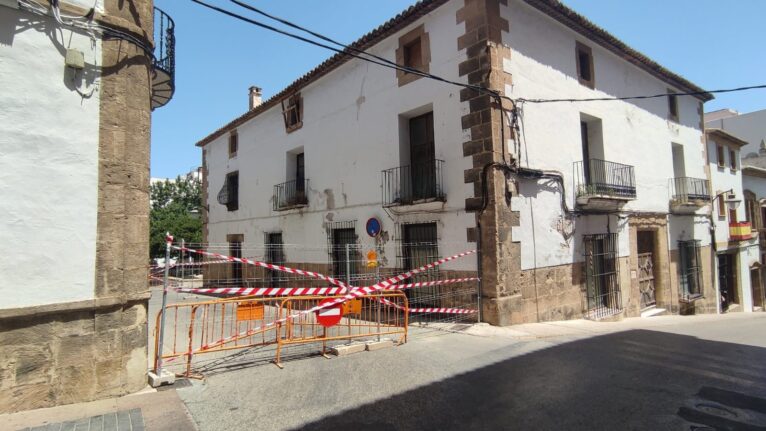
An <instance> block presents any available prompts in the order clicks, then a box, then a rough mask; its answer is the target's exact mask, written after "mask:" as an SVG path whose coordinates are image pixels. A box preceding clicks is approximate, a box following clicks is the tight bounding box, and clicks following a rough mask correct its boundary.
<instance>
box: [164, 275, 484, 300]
mask: <svg viewBox="0 0 766 431" xmlns="http://www.w3.org/2000/svg"><path fill="white" fill-rule="evenodd" d="M477 280H478V278H475V277H469V278H452V279H448V280H433V281H422V282H417V283H409V284H393V285H391V286H388V287H387V288H386V289H385V290H386V291H393V290H402V289H411V288H415V287H428V286H437V285H443V284H454V283H462V282H468V281H477ZM353 289H356V288H352V290H353ZM176 291H178V292H183V293H198V294H202V295H204V294H215V295H241V296H245V295H247V296H251V295H252V296H290V295H340V294H344V293H346V289H344V288H342V287H217V288H214V287H210V288H207V287H206V288H178V289H176Z"/></svg>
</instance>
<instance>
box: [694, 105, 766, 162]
mask: <svg viewBox="0 0 766 431" xmlns="http://www.w3.org/2000/svg"><path fill="white" fill-rule="evenodd" d="M705 127H710V128H717V129H723V130H725V131H726V132H728V133H731V134H732V135H734V136H736V137H738V138H740V139H742V140H745V141H747V145H745V146H744V147H743V148H742V150H741V151H742V153H741V154H742V157H743V158H744V157H748V156H750V155H752V154H755V155H757V154H758V150H759V149H760V147H761V143H762V142H766V109H762V110H760V111H754V112H749V113H747V114H739V115H735V116H731V117H727V118H720V119H715V120H711V121H706V122H705Z"/></svg>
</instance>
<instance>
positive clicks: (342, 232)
mask: <svg viewBox="0 0 766 431" xmlns="http://www.w3.org/2000/svg"><path fill="white" fill-rule="evenodd" d="M355 225H356V223H355V222H353V221H348V222H335V223H332V224H330V225H329V226H328V229H327V242H328V248H329V252H330V258H331V260H332V275H333V277H335V278H337V279H339V280H342V281H345V282H346V283H351V284H353V278H354V277H353V276H354V274H356V273H357V266H356V264H357V261H358V258H357V257H356V256H358V252H359V250H358V248H359V247H358V246H357V243H356V240H357V238H356V226H355Z"/></svg>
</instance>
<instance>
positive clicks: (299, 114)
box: [282, 93, 303, 133]
mask: <svg viewBox="0 0 766 431" xmlns="http://www.w3.org/2000/svg"><path fill="white" fill-rule="evenodd" d="M282 116H283V117H284V119H285V130H287V133H290V132H292V131H295V130H298V129H300V128H301V126H303V99H302V98H301V94H300V93H296V94H294V95H292V96H290V97H288V98H286V99H283V100H282Z"/></svg>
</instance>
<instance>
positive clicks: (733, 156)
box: [729, 148, 737, 171]
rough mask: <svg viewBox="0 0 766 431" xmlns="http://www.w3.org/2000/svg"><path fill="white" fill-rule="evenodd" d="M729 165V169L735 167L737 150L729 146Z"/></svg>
mask: <svg viewBox="0 0 766 431" xmlns="http://www.w3.org/2000/svg"><path fill="white" fill-rule="evenodd" d="M729 167H730V168H731V170H732V171H733V170H735V169H737V152H736V151H734V150H733V149H731V148H729Z"/></svg>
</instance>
